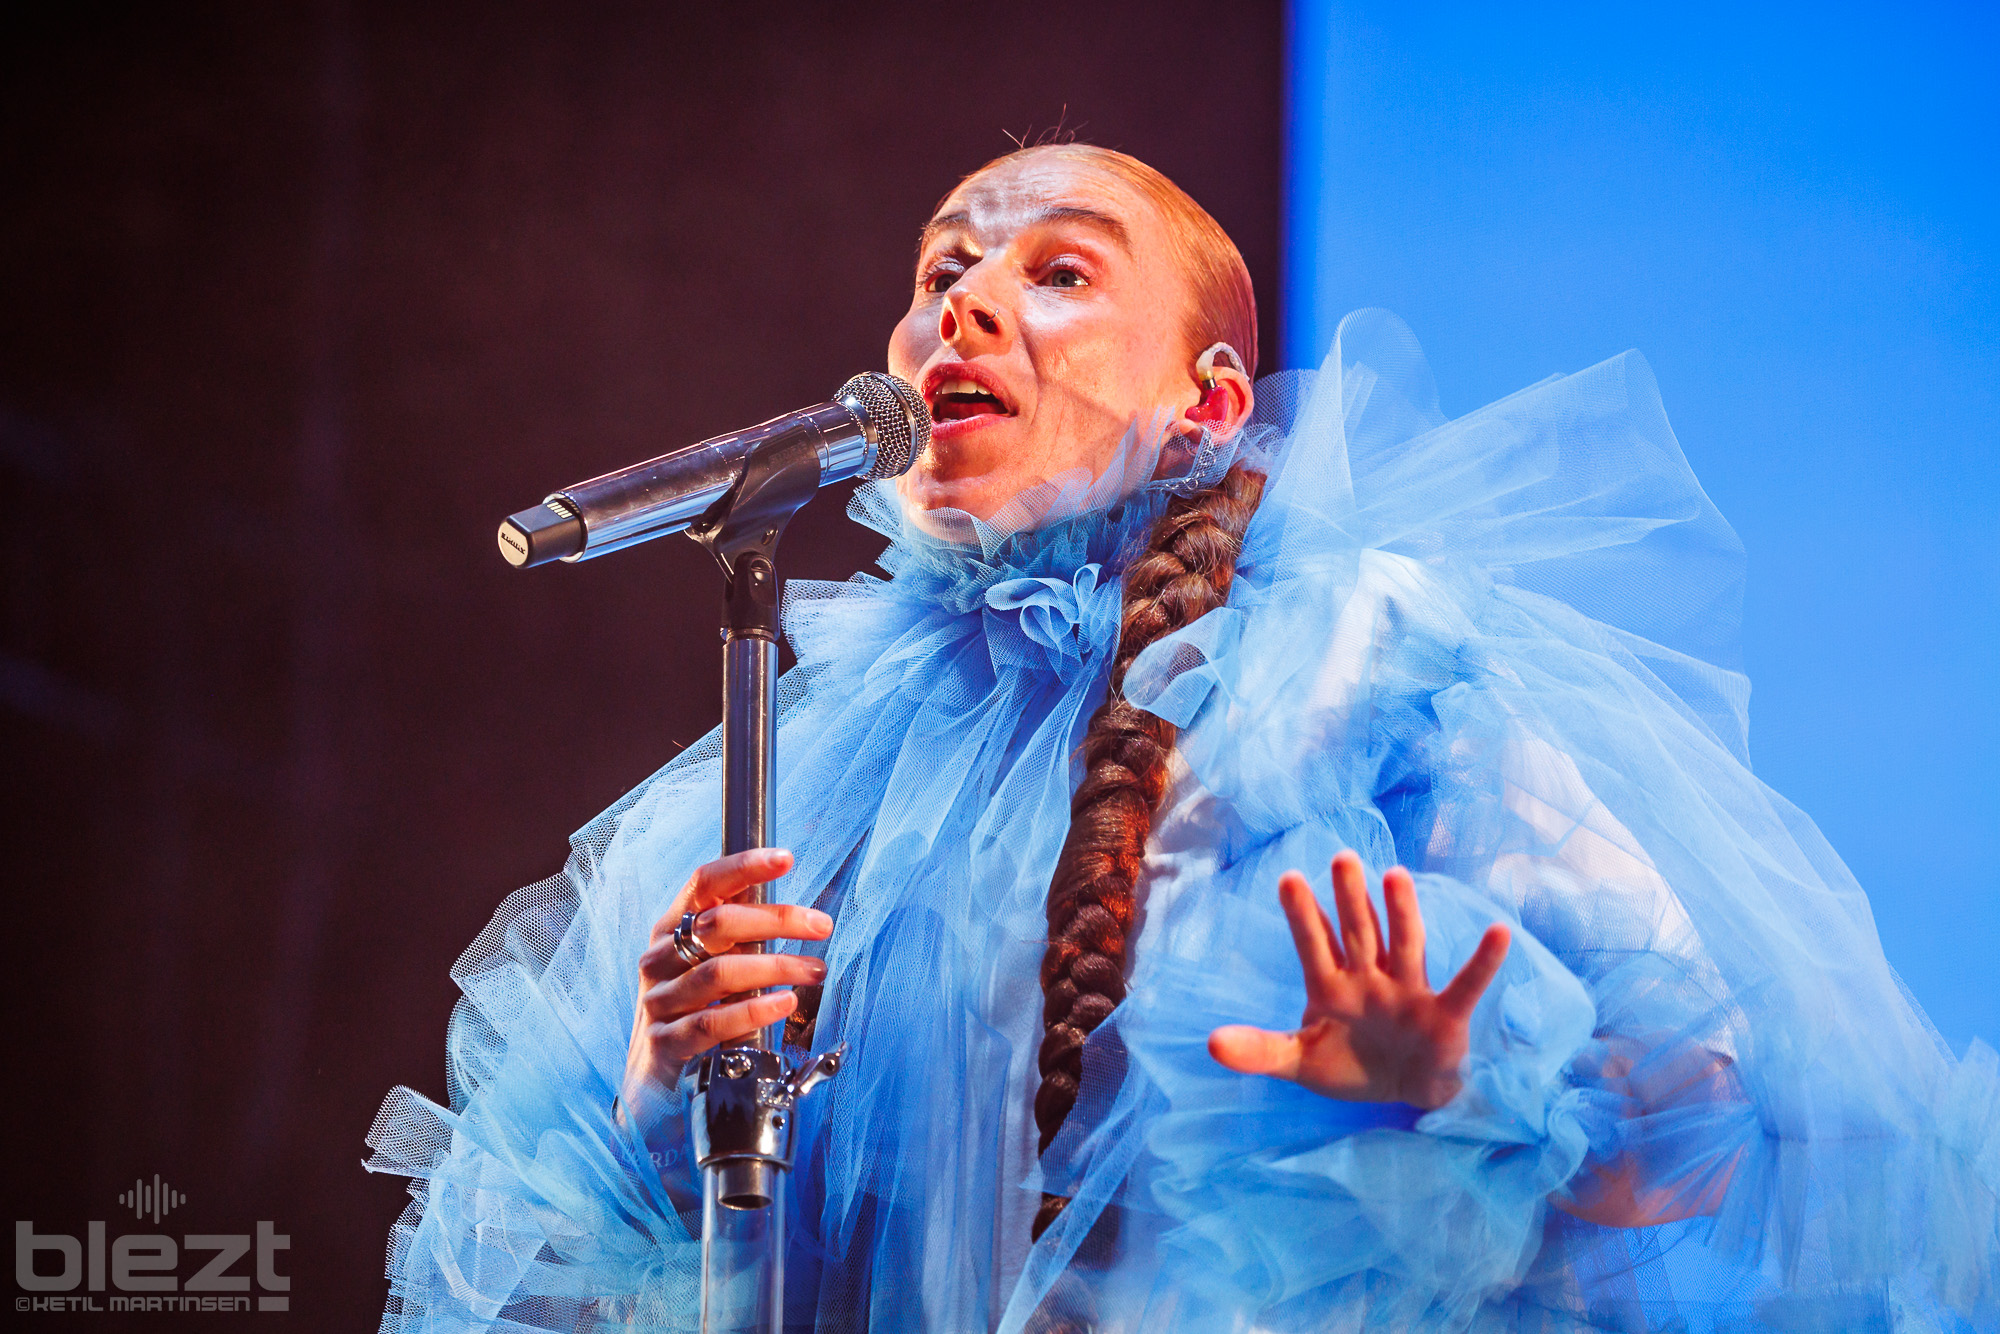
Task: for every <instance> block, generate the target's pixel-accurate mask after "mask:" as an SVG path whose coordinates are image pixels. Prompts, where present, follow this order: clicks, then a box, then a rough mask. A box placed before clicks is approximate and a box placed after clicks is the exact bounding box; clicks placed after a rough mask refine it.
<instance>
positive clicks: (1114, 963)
mask: <svg viewBox="0 0 2000 1334" xmlns="http://www.w3.org/2000/svg"><path fill="white" fill-rule="evenodd" d="M1263 492H1264V478H1263V475H1262V474H1260V473H1254V472H1250V471H1248V470H1247V469H1245V468H1242V467H1236V468H1231V469H1230V470H1229V473H1228V475H1227V476H1225V477H1224V478H1223V479H1222V481H1221V482H1220V483H1218V484H1217V485H1215V486H1213V487H1210V488H1209V489H1208V490H1206V491H1201V492H1198V493H1197V494H1195V495H1192V496H1189V497H1186V498H1185V499H1176V500H1175V501H1173V502H1172V503H1171V504H1170V505H1169V506H1168V508H1167V512H1166V514H1165V515H1164V516H1163V517H1162V518H1161V519H1160V522H1159V524H1158V525H1157V526H1156V527H1155V528H1154V529H1153V535H1152V540H1151V542H1150V543H1149V544H1148V545H1147V547H1146V550H1145V553H1144V554H1143V555H1141V556H1140V557H1139V558H1138V559H1137V560H1135V561H1133V563H1132V565H1131V567H1130V568H1129V569H1128V570H1127V571H1126V573H1125V600H1124V614H1123V617H1122V619H1121V622H1120V624H1119V630H1118V652H1117V655H1116V657H1114V658H1113V659H1112V663H1111V688H1110V693H1109V695H1108V696H1107V698H1106V699H1105V701H1104V703H1103V704H1102V705H1101V706H1100V707H1099V708H1098V710H1097V712H1096V713H1095V714H1093V715H1091V719H1090V726H1089V728H1088V730H1086V731H1085V733H1084V738H1083V763H1084V777H1083V782H1082V783H1081V784H1080V785H1079V786H1078V787H1077V790H1076V796H1075V797H1074V798H1072V799H1071V802H1070V825H1069V837H1068V838H1067V839H1066V840H1065V841H1064V843H1063V850H1062V855H1061V857H1060V858H1058V860H1057V861H1056V870H1055V875H1054V877H1053V878H1052V880H1051V882H1050V884H1049V910H1048V911H1049V946H1048V951H1047V953H1045V954H1044V955H1043V956H1042V996H1043V1001H1042V1025H1043V1036H1042V1050H1041V1072H1042V1084H1041V1087H1040V1088H1039V1089H1038V1090H1036V1093H1035V1123H1036V1125H1037V1126H1038V1127H1039V1128H1040V1130H1041V1149H1042V1151H1043V1152H1046V1151H1047V1150H1048V1147H1049V1145H1050V1143H1052V1142H1053V1141H1054V1140H1055V1137H1056V1132H1057V1131H1059V1130H1061V1129H1062V1124H1063V1121H1064V1119H1065V1118H1067V1117H1068V1116H1069V1113H1070V1109H1071V1108H1073V1107H1075V1106H1076V1097H1077V1090H1078V1088H1079V1087H1080V1085H1081V1083H1082V1080H1083V1044H1084V1040H1085V1039H1086V1038H1088V1037H1089V1036H1090V1034H1091V1032H1092V1031H1093V1030H1094V1029H1096V1027H1097V1026H1098V1025H1099V1024H1101V1023H1103V1022H1104V1020H1105V1019H1106V1018H1107V1017H1108V1016H1109V1015H1110V1014H1111V1011H1112V1008H1113V1007H1114V1006H1116V1005H1117V1004H1118V1002H1119V1001H1121V1000H1123V999H1124V998H1125V941H1126V934H1127V932H1129V931H1130V930H1131V926H1132V915H1133V911H1134V909H1135V908H1136V907H1137V904H1136V902H1135V891H1136V889H1137V886H1138V882H1139V874H1140V869H1141V865H1142V863H1143V861H1144V858H1145V854H1146V838H1147V836H1148V835H1149V834H1150V833H1151V832H1152V828H1153V815H1154V813H1155V812H1156V811H1157V810H1158V809H1159V805H1160V801H1161V799H1162V798H1164V797H1165V796H1166V793H1167V783H1168V758H1169V756H1170V755H1171V754H1172V752H1173V748H1174V737H1175V729H1174V726H1173V724H1172V723H1168V722H1163V721H1162V720H1160V719H1159V718H1156V717H1154V716H1153V715H1152V714H1150V713H1147V712H1146V711H1145V710H1143V709H1140V708H1137V707H1135V706H1134V705H1132V704H1130V703H1128V702H1127V701H1126V699H1125V695H1124V691H1123V686H1124V682H1125V671H1126V669H1127V668H1128V667H1130V666H1131V665H1132V660H1133V659H1134V658H1137V657H1138V656H1139V654H1140V653H1142V652H1144V651H1145V649H1146V648H1147V646H1148V645H1150V644H1152V643H1153V641H1154V640H1156V639H1159V638H1160V637H1161V636H1162V635H1167V634H1171V633H1173V632H1174V631H1175V630H1178V629H1180V628H1181V627H1183V626H1186V625H1190V624H1192V623H1193V622H1194V621H1196V620H1198V619H1199V618H1200V617H1202V616H1203V615H1205V614H1207V613H1208V612H1210V611H1212V610H1214V609H1215V608H1216V607H1219V606H1221V605H1222V603H1223V601H1224V600H1225V599H1226V598H1227V597H1228V596H1229V585H1230V581H1231V580H1232V579H1233V578H1234V577H1235V574H1236V556H1237V552H1238V550H1239V549H1240V548H1241V545H1242V540H1243V530H1244V529H1245V528H1246V527H1248V526H1249V523H1250V516H1251V515H1252V514H1253V513H1255V512H1256V509H1257V501H1258V498H1259V497H1261V496H1262V495H1263ZM1068 1203H1069V1201H1068V1200H1066V1199H1064V1198H1063V1197H1062V1196H1060V1195H1046V1194H1045V1195H1043V1196H1042V1207H1041V1209H1040V1211H1039V1212H1038V1213H1037V1215H1036V1217H1035V1227H1034V1235H1035V1236H1036V1237H1038V1238H1039V1237H1040V1236H1041V1234H1042V1231H1043V1229H1045V1228H1047V1227H1048V1225H1049V1224H1050V1223H1052V1222H1054V1221H1055V1218H1056V1215H1057V1214H1059V1213H1061V1212H1062V1209H1063V1206H1064V1205H1066V1204H1068Z"/></svg>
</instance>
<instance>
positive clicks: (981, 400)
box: [931, 380, 1008, 422]
mask: <svg viewBox="0 0 2000 1334" xmlns="http://www.w3.org/2000/svg"><path fill="white" fill-rule="evenodd" d="M1007 415H1008V413H1007V406H1006V404H1004V403H1002V402H1001V401H1000V400H999V399H997V398H995V397H994V396H993V395H992V394H990V393H988V392H987V391H986V390H984V389H981V388H980V387H979V386H978V385H976V384H974V383H973V382H972V381H970V380H951V381H947V382H946V384H945V385H944V387H943V388H941V389H939V390H938V392H937V393H935V394H933V395H932V396H931V420H932V421H934V422H957V421H964V420H966V419H967V418H968V417H985V416H995V417H1004V416H1007Z"/></svg>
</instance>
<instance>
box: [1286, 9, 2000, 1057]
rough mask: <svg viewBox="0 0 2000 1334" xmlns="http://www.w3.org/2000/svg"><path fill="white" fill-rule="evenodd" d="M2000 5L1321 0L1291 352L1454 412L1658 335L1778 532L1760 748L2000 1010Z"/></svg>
mask: <svg viewBox="0 0 2000 1334" xmlns="http://www.w3.org/2000/svg"><path fill="white" fill-rule="evenodd" d="M1996 13H2000V7H1994V6H1983V7H1974V6H1965V7H1932V8H1929V9H1924V8H1920V7H1918V8H1903V7H1890V6H1883V7H1880V8H1879V9H1878V10H1877V11H1875V12H1874V13H1872V14H1871V13H1868V12H1864V11H1862V10H1858V9H1841V8H1828V7H1825V6H1811V7H1807V6H1789V7H1788V6H1778V7H1767V8H1764V9H1761V10H1760V9H1758V8H1757V7H1755V6H1741V5H1739V6H1732V7H1728V8H1704V7H1701V6H1697V5H1673V6H1661V7H1657V8H1653V9H1651V10H1650V11H1642V10H1641V9H1640V8H1639V7H1633V6H1618V7H1613V6H1602V5H1593V6H1576V7H1539V8H1536V9H1534V10H1532V11H1529V10H1526V9H1524V8H1522V7H1515V6H1505V7H1502V6H1486V5H1437V6H1387V5H1377V6H1354V5H1342V4H1327V3H1324V2H1323V0H1295V4H1294V8H1293V12H1292V15H1291V24H1292V29H1291V38H1292V41H1291V57H1290V59H1291V70H1290V79H1291V100H1290V114H1289V133H1290V140H1289V147H1288V150H1287V151H1288V154H1289V172H1288V177H1289V184H1290V195H1289V200H1288V204H1287V217H1286V226H1287V233H1286V246H1285V254H1286V262H1287V269H1286V279H1285V293H1284V298H1285V299H1284V316H1285V320H1284V333H1283V337H1282V340H1281V344H1282V345H1281V362H1282V364H1283V365H1286V366H1298V365H1308V364H1315V363H1317V361H1318V360H1319V358H1320V356H1321V355H1323V353H1324V351H1325V349H1326V346H1327V344H1328V343H1329V342H1330V341H1331V339H1332V336H1333V329H1334V325H1335V324H1336V323H1337V322H1338V320H1339V317H1340V315H1341V314H1343V313H1344V312H1346V311H1348V310H1350V309H1353V308H1355V307H1359V306H1386V307H1388V308H1389V309H1391V310H1393V311H1395V312H1397V313H1398V314H1399V315H1401V316H1402V317H1403V318H1404V319H1406V320H1408V321H1409V323H1410V325H1411V326H1412V327H1413V328H1414V329H1415V330H1416V333H1417V336H1418V337H1419V338H1420V339H1421V340H1422V341H1423V343H1424V345H1425V347H1426V349H1427V350H1428V352H1429V353H1430V356H1431V359H1432V363H1433V365H1434V367H1435V369H1436V372H1437V379H1438V385H1439V389H1440V391H1441V393H1442V394H1443V397H1444V405H1445V409H1446V411H1447V412H1450V413H1453V414H1456V413H1460V412H1464V411H1467V410H1469V409H1471V408H1474V407H1477V406H1479V405H1480V404H1482V403H1484V402H1487V401H1489V400H1491V399H1493V398H1497V397H1499V396H1500V395H1502V394H1504V393H1507V392H1509V391H1511V390H1513V389H1516V388H1519V387H1521V386H1522V385H1525V384H1528V383H1530V382H1532V381H1534V380H1537V379H1540V378H1541V377H1542V376H1544V375H1546V374H1548V373H1549V372H1551V371H1556V370H1577V369H1580V368H1582V367H1584V366H1587V365H1590V364H1592V363H1595V362H1597V361H1600V360H1602V359H1603V358H1605V357H1607V356H1610V355H1613V354H1614V353H1617V352H1619V351H1622V350H1623V349H1625V348H1628V347H1637V348H1639V349H1640V350H1641V351H1642V352H1644V353H1645V355H1646V357H1647V358H1648V360H1650V361H1651V363H1652V365H1653V368H1654V370H1655V371H1656V373H1657V374H1658V376H1659V380H1660V387H1661V391H1662V393H1663V394H1664V396H1665V399H1666V404H1667V411H1668V414H1669V415H1670V417H1671V418H1672V419H1673V421H1674V425H1675V428H1676V430H1677V432H1678V433H1679V436H1680V439H1681V443H1682V446H1683V448H1684V449H1685V450H1686V452H1687V455H1688V458H1689V460H1690V461H1691V462H1692V463H1693V465H1694V468H1695V471H1696V473H1697V474H1698V475H1699V476H1700V477H1701V479H1702V481H1703V483H1704V484H1705V485H1706V486H1707V488H1708V491H1709V494H1710V495H1711V496H1712V497H1713V498H1714V500H1715V502H1716V504H1717V505H1718V506H1719V507H1720V508H1721V510H1722V512H1723V513H1724V514H1725V515H1727V516H1728V517H1729V519H1730V520H1731V521H1732V522H1733V523H1734V524H1735V526H1736V528H1737V531H1738V532H1739V533H1740V534H1741V535H1742V537H1743V542H1744V545H1745V547H1746V548H1747V550H1748V552H1749V557H1750V586H1749V598H1748V604H1747V606H1746V609H1745V652H1746V658H1747V662H1748V666H1749V670H1750V674H1751V680H1752V682H1753V684H1754V686H1755V692H1754V694H1753V696H1752V705H1751V733H1750V742H1751V754H1752V758H1753V761H1754V762H1755V764H1756V766H1757V770H1758V772H1759V773H1760V774H1761V775H1762V776H1763V777H1764V778H1765V779H1766V780H1767V781H1768V782H1770V783H1771V784H1772V786H1774V787H1776V788H1777V789H1778V790H1779V791H1780V792H1783V793H1784V794H1786V795H1787V796H1788V797H1790V798H1791V799H1792V800H1793V801H1795V802H1797V803H1798V804H1799V805H1800V806H1801V807H1803V808H1804V809H1805V811H1806V812H1807V813H1808V814H1809V815H1811V816H1812V817H1813V818H1814V819H1815V820H1816V821H1817V822H1818V823H1819V826H1820V828H1821V829H1822V830H1823V831H1825V833H1826V835H1827V836H1828V838H1829V839H1830V840H1831V841H1832V843H1833V845H1834V847H1835V848H1836V849H1838V850H1839V852H1840V853H1841V855H1842V856H1843V857H1845V858H1846V860H1847V862H1848V864H1849V865H1850V866H1851V867H1852V868H1853V869H1854V871H1855V873H1856V875H1857V876H1858V877H1859V879H1860V880H1861V883H1862V884H1863V885H1864V886H1866V888H1867V889H1868V892H1869V895H1870V897H1871V899H1872V901H1873V903H1874V907H1875V915H1876V921H1877V923H1878V925H1879V927H1880V930H1881V934H1882V939H1883V943H1884V946H1885V948H1886V949H1887V952H1888V955H1889V958H1890V961H1891V962H1892V963H1893V964H1894V965H1895V966H1896V968H1897V969H1898V971H1900V972H1901V973H1902V975H1903V977H1904V979H1905V980H1906V981H1907V982H1908V984H1909V986H1910V988H1911V989H1912V990H1913V991H1914V992H1915V993H1916V995H1917V997H1918V999H1919V1000H1920V1001H1921V1002H1922V1003H1923V1004H1924V1006H1925V1008H1926V1009H1927V1010H1928V1011H1929V1012H1930V1015H1931V1017H1932V1019H1933V1020H1934V1021H1935V1022H1936V1023H1937V1025H1938V1027H1939V1028H1940V1030H1942V1032H1943V1033H1944V1035H1945V1037H1946V1038H1947V1039H1948V1040H1949V1041H1950V1042H1951V1044H1952V1046H1953V1047H1954V1048H1956V1049H1961V1050H1962V1049H1963V1047H1964V1044H1965V1042H1966V1041H1967V1039H1969V1038H1971V1037H1973V1036H1974V1035H1978V1036H1983V1037H1985V1038H1986V1039H1988V1040H1989V1041H1994V1040H2000V980H1996V959H1995V956H1996V954H2000V872H1997V871H1996V866H1997V865H2000V665H1996V663H2000V430H1996V427H1995V422H1996V420H2000V403H1997V402H1996V397H2000V276H1996V275H1997V274H2000V228H1996V222H1995V214H1996V207H2000V189H1996V181H1997V180H2000V153H1996V137H2000V93H1997V92H1996V89H2000V79H1996V78H1994V77H1993V61H1994V58H1995V52H1996V50H2000V21H1996V18H1995V15H1996Z"/></svg>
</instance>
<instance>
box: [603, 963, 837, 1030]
mask: <svg viewBox="0 0 2000 1334" xmlns="http://www.w3.org/2000/svg"><path fill="white" fill-rule="evenodd" d="M825 980H826V964H825V963H823V962H821V961H820V960H818V959H814V958H809V957H806V956H804V955H799V954H725V955H722V956H720V957H718V958H714V959H710V960H709V961H708V962H706V963H703V964H699V965H697V966H696V967H693V968H690V969H688V970H687V971H686V972H685V973H682V974H681V975H680V976H679V977H676V978H673V979H670V980H668V981H665V982H661V983H660V984H659V985H658V986H655V987H653V988H651V989H650V990H649V991H647V992H646V994H645V996H644V997H643V998H642V1000H641V1005H642V1006H643V1007H644V1009H645V1011H646V1013H647V1015H648V1016H650V1017H651V1018H653V1019H655V1020H659V1021H668V1022H670V1021H672V1020H675V1019H678V1018H680V1017H681V1016H683V1015H686V1014H691V1013H693V1012H694V1011H696V1010H699V1009H702V1008H704V1007H706V1006H709V1005H713V1004H715V1002H717V1001H719V1000H723V999H725V998H726V997H730V996H740V995H742V994H743V993H744V992H746V991H761V990H762V989H764V988H765V987H797V986H810V985H812V984H813V983H815V982H822V981H825Z"/></svg>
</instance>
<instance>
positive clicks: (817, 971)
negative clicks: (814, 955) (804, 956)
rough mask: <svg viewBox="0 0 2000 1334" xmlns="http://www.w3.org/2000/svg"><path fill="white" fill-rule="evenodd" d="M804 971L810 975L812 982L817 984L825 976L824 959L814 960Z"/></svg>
mask: <svg viewBox="0 0 2000 1334" xmlns="http://www.w3.org/2000/svg"><path fill="white" fill-rule="evenodd" d="M806 971H807V972H808V973H810V974H812V979H813V981H815V982H817V981H819V980H820V979H821V978H823V977H825V976H826V961H825V960H824V959H814V960H813V961H812V963H811V965H810V966H808V967H807V969H806Z"/></svg>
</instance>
